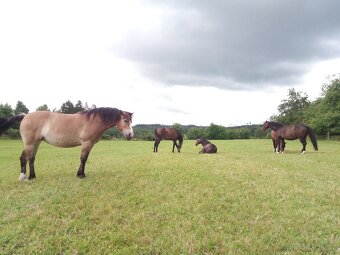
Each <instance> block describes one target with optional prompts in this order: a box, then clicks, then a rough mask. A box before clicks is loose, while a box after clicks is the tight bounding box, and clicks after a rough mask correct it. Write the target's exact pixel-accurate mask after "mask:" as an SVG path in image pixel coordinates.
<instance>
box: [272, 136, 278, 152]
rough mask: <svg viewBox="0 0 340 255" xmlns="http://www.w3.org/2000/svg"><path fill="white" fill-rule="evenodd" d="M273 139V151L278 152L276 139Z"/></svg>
mask: <svg viewBox="0 0 340 255" xmlns="http://www.w3.org/2000/svg"><path fill="white" fill-rule="evenodd" d="M272 141H273V151H274V152H276V148H277V145H276V142H275V139H272Z"/></svg>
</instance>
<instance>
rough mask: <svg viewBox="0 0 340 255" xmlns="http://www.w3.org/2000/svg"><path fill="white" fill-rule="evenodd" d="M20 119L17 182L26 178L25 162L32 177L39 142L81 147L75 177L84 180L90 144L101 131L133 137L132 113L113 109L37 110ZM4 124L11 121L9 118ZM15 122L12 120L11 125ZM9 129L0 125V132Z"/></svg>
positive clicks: (91, 144)
mask: <svg viewBox="0 0 340 255" xmlns="http://www.w3.org/2000/svg"><path fill="white" fill-rule="evenodd" d="M12 118H17V120H20V119H21V120H22V121H21V124H20V134H21V137H22V140H23V143H24V150H23V152H22V154H21V157H20V163H21V174H20V176H19V180H20V181H21V180H24V179H25V178H26V164H27V161H28V162H29V168H30V174H29V177H28V179H33V178H35V177H36V176H35V169H34V160H35V156H36V153H37V151H38V147H39V145H40V143H41V141H45V142H47V143H49V144H51V145H54V146H57V147H62V148H69V147H75V146H79V145H81V155H80V166H79V169H78V172H77V176H78V177H79V178H84V177H85V163H86V161H87V158H88V156H89V153H90V151H91V149H92V148H93V146H94V144H95V143H97V142H98V141H99V140H100V138H101V137H102V135H103V133H104V132H105V130H107V129H109V128H112V127H115V126H116V127H117V129H118V130H119V131H121V132H122V133H123V134H124V136H125V138H126V139H128V140H130V139H131V138H132V137H133V130H132V127H131V122H132V113H130V112H125V111H121V110H119V109H116V108H108V107H101V108H94V109H91V110H86V111H82V112H78V113H75V114H63V113H57V112H48V111H37V112H32V113H28V114H26V115H25V116H24V117H22V115H20V116H15V117H12ZM8 121H11V119H9V120H8ZM14 123H15V121H12V125H13V124H14ZM7 128H9V126H8V125H6V123H5V124H4V125H2V124H0V133H1V131H2V132H3V131H4V129H7Z"/></svg>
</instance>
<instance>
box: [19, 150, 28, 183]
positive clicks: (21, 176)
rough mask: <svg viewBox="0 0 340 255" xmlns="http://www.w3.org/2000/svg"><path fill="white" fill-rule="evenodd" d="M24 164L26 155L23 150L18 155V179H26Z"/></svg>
mask: <svg viewBox="0 0 340 255" xmlns="http://www.w3.org/2000/svg"><path fill="white" fill-rule="evenodd" d="M26 165H27V157H26V153H25V150H24V151H23V152H22V153H21V156H20V167H21V172H20V175H19V181H23V180H24V179H26Z"/></svg>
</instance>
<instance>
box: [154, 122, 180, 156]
mask: <svg viewBox="0 0 340 255" xmlns="http://www.w3.org/2000/svg"><path fill="white" fill-rule="evenodd" d="M163 139H165V140H172V141H173V146H172V152H174V150H175V146H176V148H177V151H178V152H181V148H182V144H183V136H182V134H180V133H179V132H178V131H177V130H176V129H175V128H170V127H161V128H156V129H155V144H154V146H153V152H158V146H159V143H160V142H161V140H163ZM177 140H178V142H179V143H178V145H177Z"/></svg>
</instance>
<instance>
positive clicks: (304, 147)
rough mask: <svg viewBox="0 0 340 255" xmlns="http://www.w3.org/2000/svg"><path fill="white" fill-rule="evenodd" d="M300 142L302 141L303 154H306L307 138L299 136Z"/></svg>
mask: <svg viewBox="0 0 340 255" xmlns="http://www.w3.org/2000/svg"><path fill="white" fill-rule="evenodd" d="M299 140H300V142H301V143H302V150H301V154H305V152H306V145H307V142H306V138H299Z"/></svg>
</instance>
